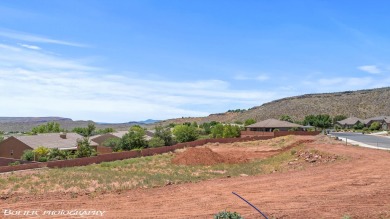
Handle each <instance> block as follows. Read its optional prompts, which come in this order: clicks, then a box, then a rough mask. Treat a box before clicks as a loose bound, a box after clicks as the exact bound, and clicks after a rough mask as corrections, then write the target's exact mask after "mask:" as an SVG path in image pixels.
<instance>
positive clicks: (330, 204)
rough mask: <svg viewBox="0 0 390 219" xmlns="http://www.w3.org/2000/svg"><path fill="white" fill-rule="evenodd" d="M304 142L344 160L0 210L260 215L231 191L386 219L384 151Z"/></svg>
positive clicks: (285, 213)
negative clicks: (86, 210) (89, 210)
mask: <svg viewBox="0 0 390 219" xmlns="http://www.w3.org/2000/svg"><path fill="white" fill-rule="evenodd" d="M305 138H311V137H305ZM308 146H309V147H310V148H314V149H318V150H321V151H325V152H328V153H334V154H338V155H343V156H346V157H349V158H348V160H343V161H339V162H335V163H328V164H323V165H318V166H314V167H308V168H306V169H305V170H299V171H291V172H287V173H274V174H268V175H260V176H251V177H239V178H227V179H217V180H209V181H204V182H200V183H194V184H182V185H169V186H165V187H162V188H153V189H137V190H130V191H125V192H122V193H120V194H118V193H115V194H104V195H100V196H98V197H95V198H91V197H88V196H82V197H77V198H71V199H70V198H69V197H62V196H61V195H60V194H51V195H49V196H47V197H20V200H19V201H17V202H16V203H13V201H12V200H10V199H8V200H5V201H3V200H1V202H0V203H1V208H3V209H4V208H10V209H18V210H30V209H37V210H47V209H94V210H105V211H107V213H105V216H104V218H212V215H213V214H215V213H216V212H218V211H221V210H224V209H228V210H230V211H237V212H239V213H241V214H242V215H243V216H245V217H246V218H261V217H260V215H259V214H257V213H256V212H255V211H254V210H253V209H252V208H250V207H249V206H248V205H247V204H245V203H244V202H242V201H241V200H239V199H238V198H237V197H235V196H234V195H232V194H231V192H232V191H235V192H237V193H238V194H240V195H242V196H243V197H245V198H246V199H247V200H249V201H251V202H252V203H253V204H254V205H256V206H257V207H259V208H260V209H261V210H262V211H263V212H265V213H266V214H267V215H268V216H274V217H276V218H341V217H342V216H344V215H350V216H352V218H390V153H389V152H386V151H380V150H373V149H366V148H360V147H355V146H344V145H330V144H318V143H311V144H309V145H308ZM1 216H3V215H2V214H1V215H0V217H1ZM7 218H11V217H7ZM49 218H55V217H49Z"/></svg>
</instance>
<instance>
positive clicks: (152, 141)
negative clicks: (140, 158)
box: [148, 136, 165, 148]
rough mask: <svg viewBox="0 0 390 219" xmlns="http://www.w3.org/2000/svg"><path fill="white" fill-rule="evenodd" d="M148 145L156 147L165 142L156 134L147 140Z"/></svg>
mask: <svg viewBox="0 0 390 219" xmlns="http://www.w3.org/2000/svg"><path fill="white" fill-rule="evenodd" d="M148 145H149V147H151V148H156V147H161V146H164V145H165V142H164V140H163V139H161V138H159V137H157V136H153V138H152V139H150V140H149V142H148Z"/></svg>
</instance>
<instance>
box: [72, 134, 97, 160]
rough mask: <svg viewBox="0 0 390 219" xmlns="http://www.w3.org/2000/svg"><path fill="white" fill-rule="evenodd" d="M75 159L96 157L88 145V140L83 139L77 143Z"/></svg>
mask: <svg viewBox="0 0 390 219" xmlns="http://www.w3.org/2000/svg"><path fill="white" fill-rule="evenodd" d="M75 155H76V157H91V156H96V151H95V150H94V149H93V148H91V146H90V145H89V139H88V138H84V139H83V140H80V141H78V142H77V151H76V154H75Z"/></svg>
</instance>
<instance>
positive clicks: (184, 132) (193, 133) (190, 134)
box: [173, 125, 199, 142]
mask: <svg viewBox="0 0 390 219" xmlns="http://www.w3.org/2000/svg"><path fill="white" fill-rule="evenodd" d="M173 134H174V135H175V137H176V140H177V141H178V142H189V141H195V140H196V139H197V138H198V136H199V134H198V132H197V129H196V128H195V127H193V126H187V125H177V126H175V128H174V129H173Z"/></svg>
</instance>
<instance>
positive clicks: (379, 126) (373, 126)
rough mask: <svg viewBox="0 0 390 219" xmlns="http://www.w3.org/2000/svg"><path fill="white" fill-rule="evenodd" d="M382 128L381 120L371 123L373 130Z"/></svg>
mask: <svg viewBox="0 0 390 219" xmlns="http://www.w3.org/2000/svg"><path fill="white" fill-rule="evenodd" d="M380 128H381V124H380V123H379V122H373V123H372V124H371V125H370V130H371V131H375V130H379V129H380Z"/></svg>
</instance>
